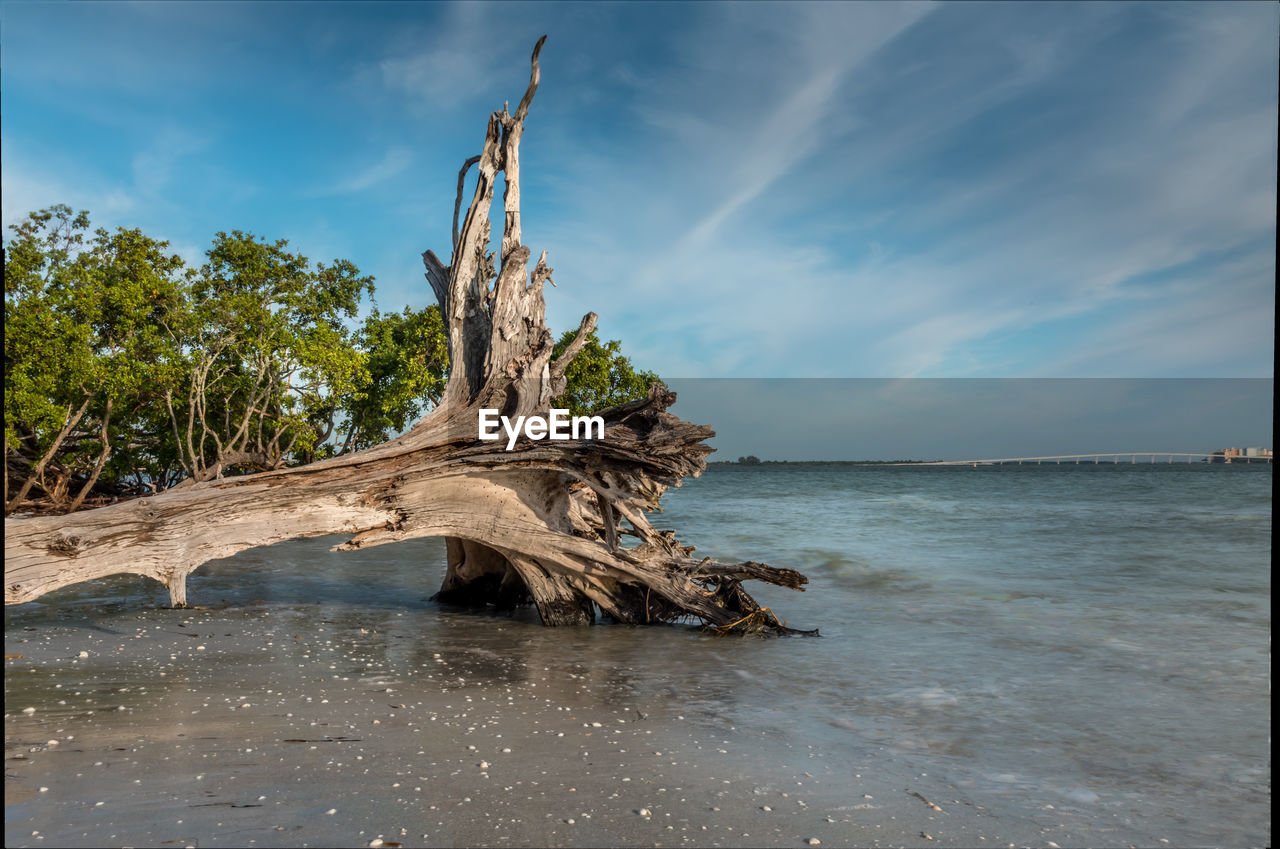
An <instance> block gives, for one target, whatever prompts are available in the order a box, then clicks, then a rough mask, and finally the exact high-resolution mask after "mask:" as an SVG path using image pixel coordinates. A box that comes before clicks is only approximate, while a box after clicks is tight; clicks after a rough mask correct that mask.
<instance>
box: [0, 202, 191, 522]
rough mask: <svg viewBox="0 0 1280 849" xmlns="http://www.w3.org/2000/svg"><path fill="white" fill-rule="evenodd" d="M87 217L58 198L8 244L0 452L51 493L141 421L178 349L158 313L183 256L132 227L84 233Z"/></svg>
mask: <svg viewBox="0 0 1280 849" xmlns="http://www.w3.org/2000/svg"><path fill="white" fill-rule="evenodd" d="M88 227H89V218H88V214H87V213H84V212H81V213H79V214H76V215H72V212H71V210H70V209H69V208H68V207H65V206H55V207H51V208H49V209H46V210H42V211H40V212H36V213H32V214H31V215H30V216H29V217H28V218H27V220H26V221H24V222H22V223H21V224H18V225H15V226H13V227H12V230H13V232H14V238H12V239H11V240H10V241H9V243H8V244H7V245H6V246H5V254H6V256H5V258H6V263H5V449H6V450H5V453H6V460H8V459H10V458H12V459H13V460H14V461H15V463H14V465H16V466H17V467H18V469H19V470H21V469H22V468H24V467H25V468H27V469H29V471H28V472H27V473H26V475H25V476H24V483H25V479H32V478H34V480H33V482H32V484H31V485H28V487H27V488H28V489H29V488H31V486H34V485H37V484H38V485H39V487H40V488H41V489H42V490H43V491H44V492H46V493H47V494H49V495H51V496H53V497H54V498H55V499H57V498H63V497H66V496H67V495H68V489H69V488H70V486H71V484H72V482H73V479H76V478H81V479H85V481H86V485H85V486H84V487H83V488H84V489H86V490H87V489H88V488H91V487H92V485H93V483H94V481H96V479H97V475H98V473H99V472H100V471H101V470H102V468H103V467H104V466H105V464H106V463H107V462H108V461H109V460H111V459H112V456H113V453H115V452H114V449H115V446H128V445H131V444H132V443H133V442H135V441H136V438H137V436H138V432H139V430H144V431H145V430H146V429H147V423H146V420H147V418H148V410H149V409H151V410H154V406H155V403H156V401H157V400H158V398H159V397H160V396H159V394H158V393H160V392H161V391H162V389H163V385H164V383H165V379H166V376H167V371H166V367H165V361H166V359H168V358H171V357H172V356H173V354H174V353H175V349H174V348H173V346H172V344H171V340H170V339H169V338H167V336H166V335H165V334H164V332H163V330H162V324H163V319H164V317H165V316H166V314H167V313H168V312H169V311H170V310H171V309H172V308H173V307H174V306H175V304H177V303H178V302H179V301H180V297H181V296H180V288H181V271H182V261H181V260H180V259H179V258H178V257H176V256H172V255H169V254H167V253H166V252H165V248H167V247H168V245H167V243H164V242H158V241H156V240H154V239H151V238H149V237H147V236H144V235H143V234H142V233H141V232H139V231H137V230H124V229H119V230H117V231H116V232H114V233H108V232H107V231H106V230H98V231H96V232H95V234H94V237H93V238H92V239H91V240H87V239H86V232H87V230H88ZM138 447H139V448H143V447H144V446H138ZM145 447H146V448H151V447H154V446H145ZM55 457H56V462H53V460H54V459H55ZM119 465H120V464H119V462H118V457H117V466H119ZM9 466H10V463H8V462H6V470H5V471H6V484H7V482H8V475H9ZM130 470H131V469H130ZM117 471H120V470H119V469H117ZM125 471H129V470H125ZM20 474H22V473H21V472H20ZM6 489H7V486H6ZM78 502H79V498H78V497H73V504H78Z"/></svg>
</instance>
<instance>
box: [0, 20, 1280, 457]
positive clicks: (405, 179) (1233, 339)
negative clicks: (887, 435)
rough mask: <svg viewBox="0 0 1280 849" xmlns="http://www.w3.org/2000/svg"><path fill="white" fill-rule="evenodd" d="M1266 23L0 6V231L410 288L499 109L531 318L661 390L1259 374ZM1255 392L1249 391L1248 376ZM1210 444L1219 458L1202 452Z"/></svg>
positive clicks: (394, 296)
mask: <svg viewBox="0 0 1280 849" xmlns="http://www.w3.org/2000/svg"><path fill="white" fill-rule="evenodd" d="M1278 29H1280V6H1278V5H1276V4H1274V3H1246V4H1231V3H1225V2H1220V3H1204V4H1199V3H1172V4H1163V3H1138V4H1123V3H1105V4H1104V3H1096V4H1095V3H1069V4H1055V3H1034V4H1033V3H1026V4H1021V3H999V4H983V3H952V4H924V3H837V2H829V3H817V4H806V3H786V4H770V3H734V2H715V3H684V4H676V3H653V4H645V3H604V4H586V3H525V4H513V5H505V4H499V3H479V4H434V3H432V4H428V3H414V2H398V3H385V4H382V3H361V4H345V3H336V2H335V3H306V2H300V3H236V2H226V3H216V4H215V3H170V2H143V3H114V2H100V3H25V2H11V0H3V2H0V50H2V52H0V98H2V99H3V104H4V110H3V122H2V123H0V144H2V153H0V157H2V159H0V164H2V166H3V172H4V179H3V184H2V186H3V189H2V191H0V200H2V206H3V223H4V224H5V225H9V224H12V223H14V222H15V221H17V220H20V219H21V218H23V217H24V216H25V215H26V214H27V213H28V212H30V211H32V210H34V209H39V208H42V207H46V206H49V205H51V204H54V203H66V204H69V205H71V206H73V207H75V208H76V209H88V210H89V211H90V212H91V214H92V215H93V218H94V222H95V224H96V225H102V226H107V227H116V226H127V227H139V228H141V229H142V230H143V231H144V232H146V233H148V234H149V235H153V236H156V237H159V238H164V239H167V240H169V241H170V242H171V244H172V246H173V248H174V250H176V251H178V252H179V253H181V254H182V255H183V256H184V257H186V258H187V259H188V260H189V261H192V262H199V261H200V260H201V258H202V255H203V251H204V250H205V249H206V248H207V247H208V245H209V243H210V241H211V239H212V237H213V235H214V234H215V233H216V232H218V231H220V230H231V229H240V230H246V231H249V232H253V233H257V234H259V235H261V236H264V237H268V238H271V239H277V238H286V239H288V240H289V241H290V244H291V245H292V246H294V247H295V248H297V249H300V250H301V251H303V252H304V253H305V254H307V255H308V256H309V257H311V258H312V259H315V260H324V261H328V260H331V259H334V258H337V257H342V258H346V259H350V260H352V261H353V262H355V263H356V265H358V266H359V267H360V268H361V269H362V270H363V271H364V272H366V273H371V274H373V275H374V276H375V277H376V279H377V296H376V297H377V303H378V306H379V307H380V308H381V309H383V310H398V309H400V308H401V307H403V306H405V305H410V306H413V307H415V308H418V307H422V306H425V305H427V304H429V303H431V294H430V289H429V287H428V286H427V285H426V282H425V281H424V279H423V277H422V267H421V261H420V259H419V256H420V254H421V252H422V251H423V250H425V249H427V248H432V249H434V250H435V251H436V252H437V253H440V254H442V255H443V254H444V253H445V248H446V246H447V245H448V244H449V239H450V235H449V232H450V222H451V218H452V212H453V199H454V193H455V184H456V180H457V172H458V167H459V166H460V164H461V163H462V161H463V160H465V159H466V158H467V157H468V156H471V155H473V154H474V153H476V152H478V150H479V147H480V144H481V142H482V140H483V135H484V129H485V123H486V120H487V116H488V114H489V112H491V111H493V110H495V109H500V108H501V107H502V104H503V102H504V101H508V100H509V101H511V102H512V103H513V104H514V102H516V101H518V100H519V98H520V96H521V94H522V93H523V91H524V88H525V85H526V83H527V80H528V73H529V53H530V51H531V49H532V46H533V44H534V42H535V41H536V40H537V38H538V37H539V36H540V35H543V34H547V36H548V40H547V44H546V47H545V48H544V50H543V52H542V57H541V69H542V83H541V87H540V88H539V90H538V94H537V97H536V98H535V100H534V103H533V106H532V109H531V111H530V115H529V118H528V120H527V122H526V131H525V134H524V138H523V142H522V146H521V159H522V181H523V185H522V200H523V203H524V210H523V212H524V214H523V232H524V240H525V242H526V244H528V245H529V247H530V248H531V249H532V250H533V252H534V254H535V255H536V254H537V253H538V252H539V251H541V250H543V249H546V250H547V251H548V260H549V263H550V265H551V266H552V267H553V268H554V269H555V275H554V279H555V281H556V283H557V288H555V289H549V290H548V298H547V300H548V304H547V315H548V321H549V323H550V324H551V326H552V329H553V330H556V331H559V330H563V329H566V328H571V327H576V326H577V323H578V320H579V318H580V317H581V316H582V315H583V314H584V313H585V312H587V311H589V310H590V311H595V312H597V313H599V314H600V322H599V326H600V330H601V333H602V335H604V336H605V337H607V338H614V339H620V340H621V341H622V343H623V349H624V351H626V352H627V353H628V354H630V355H631V357H632V359H633V360H634V361H635V362H636V363H637V365H640V366H642V367H644V368H649V369H653V370H655V371H657V372H658V373H660V374H662V375H663V376H666V377H672V378H817V377H822V378H829V377H841V378H867V377H873V378H911V377H926V378H1010V377H1017V378H1028V377H1030V378H1064V377H1069V378H1083V377H1089V378H1103V377H1105V378H1117V377H1120V378H1222V377H1244V378H1270V377H1271V376H1272V368H1273V366H1272V363H1273V358H1274V338H1275V324H1274V313H1275V248H1276V217H1275V205H1276V176H1277V175H1276V159H1277V139H1276V126H1277V99H1278V98H1277V78H1278V75H1280V58H1278V51H1280V48H1278V46H1277V37H1276V33H1277V31H1278ZM1268 386H1269V384H1268ZM1215 447H1220V446H1215Z"/></svg>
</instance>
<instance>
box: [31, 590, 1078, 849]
mask: <svg viewBox="0 0 1280 849" xmlns="http://www.w3.org/2000/svg"><path fill="white" fill-rule="evenodd" d="M50 613H51V614H52V611H50ZM317 615H324V614H321V613H320V612H319V611H317ZM423 615H427V616H431V617H433V618H437V619H441V618H442V619H443V620H444V621H443V622H437V623H434V624H435V627H429V628H428V629H427V633H428V634H429V637H428V636H427V635H424V634H423V633H422V628H421V625H422V623H421V622H420V621H418V620H419V618H420V617H421V616H423ZM49 618H50V619H52V620H54V621H50V622H47V623H46V622H43V621H40V620H39V619H36V618H34V617H33V618H32V619H31V620H29V621H33V622H37V623H38V624H34V625H28V626H23V630H21V631H20V632H19V633H20V634H21V636H17V637H16V639H15V638H14V637H15V636H16V635H13V634H11V635H10V640H9V642H8V644H7V645H6V653H10V654H13V653H22V654H23V657H21V658H16V659H10V660H8V661H7V665H8V686H9V693H10V696H9V699H8V705H9V707H8V710H7V715H6V730H7V734H6V759H7V760H6V766H7V768H8V769H7V775H8V776H10V777H11V778H10V780H9V781H8V783H7V787H6V797H7V800H8V804H9V805H10V806H11V807H10V820H9V822H8V825H7V835H6V842H7V843H8V845H11V846H35V845H41V844H42V843H44V844H46V845H51V846H77V845H79V846H90V845H104V844H109V845H127V846H146V845H152V846H153V845H195V846H236V845H254V846H308V845H309V846H329V845H367V844H369V843H370V842H372V841H375V840H379V839H381V840H383V841H384V842H393V843H401V844H403V845H406V846H417V845H427V846H482V845H510V846H606V845H627V846H650V845H662V846H673V845H675V846H678V845H709V846H717V845H718V846H738V845H760V846H796V845H810V843H809V841H811V840H813V839H817V840H819V841H821V845H825V846H833V845H834V846H843V845H868V846H870V845H886V846H890V845H903V844H910V845H915V844H921V845H924V844H926V843H928V844H929V845H933V844H934V843H936V844H937V845H954V846H968V845H978V844H991V845H997V844H996V843H995V842H994V840H995V836H996V835H998V834H999V835H1005V836H1006V837H1008V839H1010V840H1015V839H1016V840H1017V842H1020V843H1024V844H1046V843H1047V841H1048V840H1050V839H1053V838H1054V837H1056V838H1057V839H1058V841H1063V840H1065V841H1066V843H1064V844H1063V845H1067V844H1069V843H1070V842H1071V839H1070V837H1069V836H1068V835H1070V834H1071V814H1070V813H1069V812H1066V811H1064V812H1062V813H1054V812H1052V811H1045V812H1043V813H1037V814H1036V815H1035V816H1033V817H1028V818H1027V819H1026V820H1025V821H1015V822H1010V821H1009V820H1008V819H1003V818H1002V819H1001V820H1000V821H998V822H997V821H996V818H994V817H993V816H992V815H991V814H987V813H986V812H984V811H983V810H982V808H981V806H979V805H976V804H975V803H974V802H973V800H972V799H968V798H964V796H965V794H963V793H961V792H960V790H959V788H956V787H953V786H948V785H946V784H945V783H940V782H938V781H936V780H931V779H930V778H929V777H928V776H927V775H926V774H922V773H920V772H918V771H916V769H915V765H913V764H912V763H911V762H910V761H907V760H903V759H901V758H895V757H893V756H892V755H889V754H885V753H879V754H877V753H874V752H872V753H868V757H867V758H866V760H865V761H864V762H863V763H860V764H859V763H849V762H848V761H846V760H844V759H840V758H833V757H832V753H831V752H829V751H828V750H826V748H825V747H824V746H823V745H822V744H821V741H819V740H815V741H813V742H805V741H803V740H798V739H788V738H787V737H784V736H782V735H781V734H779V733H778V732H777V730H776V729H772V728H768V727H765V728H750V727H741V726H739V725H737V724H735V722H734V720H733V717H732V716H731V715H726V714H724V713H721V712H720V711H718V710H717V709H716V708H715V706H714V705H715V703H716V693H715V689H716V687H715V682H706V683H705V685H704V686H703V687H701V688H699V687H695V688H692V689H691V690H690V689H680V690H678V689H676V687H675V686H673V685H675V684H677V683H679V677H678V676H672V677H670V678H669V679H666V680H668V682H669V683H665V684H664V683H663V682H664V678H663V676H662V675H661V674H660V666H661V665H662V662H655V661H659V660H660V659H664V658H665V659H667V660H670V659H671V658H678V657H679V656H680V654H682V653H685V652H689V651H714V652H716V653H718V654H721V655H722V656H724V657H725V658H726V662H727V663H730V664H732V663H733V662H734V659H733V654H734V653H735V651H736V650H737V649H738V648H740V646H736V645H733V642H737V640H732V641H726V640H724V639H723V638H715V637H707V636H702V635H699V634H697V633H692V632H690V631H688V630H685V629H662V630H661V631H657V632H655V631H646V630H642V629H628V630H629V632H630V633H629V636H630V635H633V636H634V638H635V639H634V640H629V641H626V642H627V643H628V645H627V646H625V647H622V646H614V647H613V648H612V649H611V658H610V662H609V663H605V664H600V663H596V664H594V665H593V666H588V665H587V664H585V663H583V662H582V660H583V657H582V656H581V655H580V654H579V653H578V652H576V651H575V647H580V646H581V644H582V643H584V642H587V643H589V642H590V641H591V637H592V636H593V634H592V633H591V632H588V633H587V634H586V635H583V634H578V633H567V634H566V633H547V632H545V631H543V630H542V629H541V628H540V626H538V625H537V624H536V623H535V622H533V621H531V620H530V619H529V618H528V617H520V618H519V619H516V620H511V619H507V618H504V617H499V616H493V615H488V616H486V615H484V614H467V613H456V612H455V613H451V614H447V615H444V616H443V617H442V616H441V614H439V613H438V612H436V611H430V612H424V611H417V612H409V613H406V612H391V611H381V612H373V611H363V612H359V613H351V614H348V615H346V616H340V617H338V618H334V619H324V620H320V621H315V620H308V618H307V617H306V616H305V615H303V614H302V613H301V612H295V613H294V614H293V615H291V616H285V617H281V615H280V611H278V610H271V609H264V608H262V607H253V606H248V607H227V608H223V609H213V610H187V611H174V610H165V609H159V608H156V609H149V610H141V611H138V610H135V611H124V610H121V611H119V612H118V613H117V614H115V615H114V616H113V617H111V619H110V622H109V624H107V625H103V626H98V627H85V626H84V625H83V624H81V623H76V622H74V621H70V622H59V621H57V620H58V619H59V617H57V616H56V615H52V616H50V617H49ZM282 618H283V620H284V621H281V620H282ZM27 627H30V628H33V629H34V630H29V631H28V630H25V628H27ZM304 633H307V634H311V637H310V638H309V639H304V636H303V634H304ZM442 637H443V639H442ZM614 642H618V641H614ZM81 652H84V653H86V654H87V656H86V657H80V653H81ZM730 674H733V675H734V677H738V678H745V677H746V676H749V675H750V674H751V673H749V672H747V671H745V670H738V671H737V672H736V673H733V672H731V673H730ZM797 698H799V699H803V694H797ZM26 707H34V708H35V711H34V712H32V713H24V712H23V709H24V708H26ZM779 707H780V708H784V707H785V706H783V705H780V706H779ZM15 809H21V810H15ZM925 834H927V835H928V837H925V836H924V835H925ZM1000 845H1003V844H1000Z"/></svg>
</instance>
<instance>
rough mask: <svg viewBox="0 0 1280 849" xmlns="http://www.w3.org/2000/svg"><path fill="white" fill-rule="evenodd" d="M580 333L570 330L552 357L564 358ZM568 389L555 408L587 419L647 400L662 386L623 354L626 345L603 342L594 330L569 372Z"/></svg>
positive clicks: (567, 373) (656, 376)
mask: <svg viewBox="0 0 1280 849" xmlns="http://www.w3.org/2000/svg"><path fill="white" fill-rule="evenodd" d="M575 335H577V331H574V330H569V331H566V332H565V333H564V334H563V335H562V336H561V337H560V340H559V341H558V342H556V345H555V350H554V352H553V354H552V358H553V359H554V358H555V357H558V356H560V354H562V353H563V352H564V350H565V348H567V347H568V346H569V343H570V342H572V341H573V338H574V336H575ZM565 382H566V384H567V385H566V388H565V392H564V394H563V395H561V396H560V397H559V398H555V399H553V401H552V405H553V406H555V407H560V408H563V409H567V410H569V414H570V415H575V416H584V415H588V414H590V413H594V412H596V411H598V410H603V409H606V408H608V407H614V406H617V405H618V404H624V403H626V402H627V401H634V400H636V399H638V398H643V397H645V395H647V394H648V392H649V386H650V385H652V384H654V383H661V382H662V381H661V379H660V378H659V377H658V375H657V374H655V373H654V372H651V371H637V370H636V368H635V367H634V366H633V365H632V364H631V360H629V359H628V358H627V357H626V356H624V355H623V354H622V343H621V342H618V341H617V340H613V341H609V342H603V343H602V342H601V341H600V339H599V337H598V336H596V332H595V331H594V330H593V331H591V333H589V334H588V335H587V339H586V343H585V344H584V345H583V346H582V349H581V350H579V351H578V355H577V356H576V357H574V359H573V362H572V363H570V364H569V368H568V369H567V370H566V371H565Z"/></svg>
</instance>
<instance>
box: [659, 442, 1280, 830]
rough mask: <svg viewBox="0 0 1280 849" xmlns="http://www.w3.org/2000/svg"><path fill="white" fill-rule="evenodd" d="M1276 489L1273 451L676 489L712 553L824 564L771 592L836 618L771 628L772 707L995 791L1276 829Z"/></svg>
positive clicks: (811, 613)
mask: <svg viewBox="0 0 1280 849" xmlns="http://www.w3.org/2000/svg"><path fill="white" fill-rule="evenodd" d="M1271 488H1272V472H1271V467H1270V466H1269V465H1248V466H1241V465H1232V466H1210V465H1205V464H1190V465H1188V464H1172V465H1170V464H1156V465H1146V464H1137V465H1130V464H1120V465H1106V464H1101V465H1094V464H1081V465H1075V464H1071V465H1057V464H1053V465H1048V464H1045V465H1022V466H1017V465H1004V466H989V467H978V468H972V467H890V466H880V467H875V466H853V465H796V466H770V465H764V466H719V467H712V468H711V470H710V471H709V472H708V473H707V474H706V475H705V476H704V477H703V478H702V479H700V480H697V481H694V482H691V483H689V484H687V485H686V486H685V488H683V489H681V490H678V491H676V492H673V493H672V494H670V495H669V496H668V497H667V500H666V501H665V504H666V506H667V510H668V517H669V519H670V524H671V526H672V527H677V528H680V529H681V532H682V534H683V535H684V536H685V537H687V538H688V539H689V540H697V541H698V543H699V546H700V553H702V554H711V555H714V556H716V557H717V558H721V559H731V558H755V559H760V560H764V561H766V562H771V563H777V564H780V565H787V566H791V567H794V568H797V569H800V570H801V571H803V572H805V573H806V574H807V575H808V577H809V579H810V584H809V589H808V592H806V593H805V594H804V596H802V597H800V598H799V599H797V598H795V597H790V596H791V594H790V593H788V592H786V591H781V590H775V589H774V588H769V589H768V590H765V591H761V592H759V593H757V594H756V595H757V598H758V599H761V600H762V601H765V602H767V603H770V604H773V605H774V608H775V610H776V611H777V612H778V613H779V614H780V615H782V616H785V617H787V619H788V622H789V623H790V624H793V625H796V626H799V627H804V628H808V627H814V626H817V627H820V628H821V631H822V635H823V637H822V639H821V640H815V641H811V642H807V643H805V644H804V645H803V647H800V648H797V646H795V645H794V644H793V643H792V642H790V641H775V644H774V645H770V646H769V647H768V650H767V651H766V652H765V654H766V655H767V656H769V658H770V661H771V662H770V664H769V672H768V673H767V681H768V688H767V689H768V691H769V692H771V693H772V694H773V695H774V696H775V699H774V700H773V704H772V705H770V704H769V703H768V700H762V699H758V698H757V697H756V695H757V693H758V691H755V690H752V691H750V692H752V698H751V699H750V701H751V705H750V707H749V708H747V707H744V708H743V709H746V710H751V711H756V712H759V713H761V714H771V716H770V718H771V719H772V720H773V721H775V722H779V723H782V724H784V725H785V724H786V723H797V724H802V725H807V726H808V728H807V729H806V732H805V733H821V734H822V735H823V736H824V737H825V738H826V739H827V740H828V741H829V742H831V743H832V744H835V745H839V744H846V745H848V744H850V740H851V737H853V736H856V737H857V738H858V742H857V743H856V744H853V748H857V747H858V746H861V745H865V744H866V743H867V742H869V741H876V742H879V743H880V744H882V745H884V746H885V747H889V748H891V749H900V750H903V751H904V752H908V753H910V754H911V755H912V756H913V757H915V758H916V762H917V764H919V765H927V766H928V767H929V768H931V769H932V770H933V773H934V774H935V775H938V774H945V775H946V776H947V777H948V778H949V779H950V780H952V781H953V782H954V783H955V784H956V785H957V786H961V787H967V788H971V789H972V790H973V791H974V792H975V793H976V794H979V795H981V796H983V797H984V798H992V797H995V798H999V797H1000V796H1002V795H1003V796H1006V797H1008V798H1009V799H1010V801H1011V802H1014V803H1016V804H1017V805H1019V806H1021V807H1025V808H1028V809H1036V808H1044V807H1045V806H1049V805H1053V806H1054V807H1055V809H1056V808H1073V809H1075V810H1077V811H1078V812H1079V813H1080V815H1081V816H1083V817H1090V816H1098V817H1100V818H1106V819H1110V820H1112V821H1113V822H1118V823H1129V824H1133V825H1136V824H1138V823H1139V822H1143V823H1145V824H1146V825H1148V826H1153V825H1155V824H1156V823H1159V827H1160V828H1165V829H1167V830H1170V831H1172V832H1173V835H1172V839H1174V840H1175V841H1178V842H1183V841H1185V842H1189V843H1192V844H1201V845H1245V844H1252V845H1261V844H1266V845H1270V811H1269V804H1270V790H1271V784H1270V774H1271V773H1270V769H1271V762H1270V741H1271V720H1270V716H1271V692H1270V642H1271V572H1270V559H1269V557H1270V547H1271ZM752 674H757V673H752ZM761 677H766V676H765V675H763V674H761ZM797 694H803V695H802V696H797ZM797 700H799V702H800V703H799V705H798V707H799V708H800V710H799V711H796V710H794V709H793V708H794V707H796V706H797V705H796V704H795V703H796V702H797ZM747 721H750V720H749V719H748V720H747ZM824 725H825V726H826V728H825V729H824V728H822V726H824ZM1157 832H1158V828H1157ZM1157 832H1148V833H1149V834H1155V833H1157ZM1157 839H1158V838H1157ZM1101 842H1103V843H1108V842H1110V841H1107V840H1106V839H1105V838H1104V839H1103V840H1102V841H1101Z"/></svg>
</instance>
